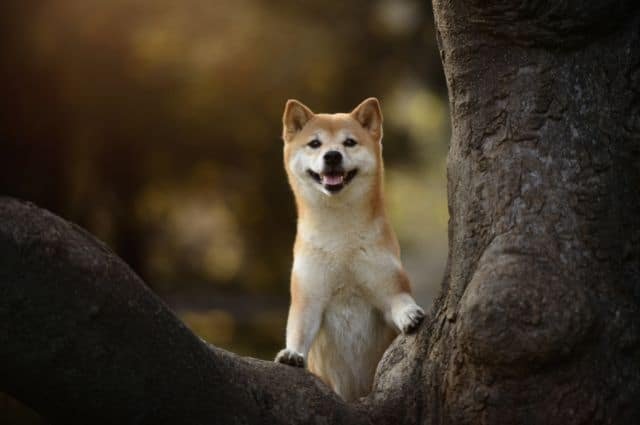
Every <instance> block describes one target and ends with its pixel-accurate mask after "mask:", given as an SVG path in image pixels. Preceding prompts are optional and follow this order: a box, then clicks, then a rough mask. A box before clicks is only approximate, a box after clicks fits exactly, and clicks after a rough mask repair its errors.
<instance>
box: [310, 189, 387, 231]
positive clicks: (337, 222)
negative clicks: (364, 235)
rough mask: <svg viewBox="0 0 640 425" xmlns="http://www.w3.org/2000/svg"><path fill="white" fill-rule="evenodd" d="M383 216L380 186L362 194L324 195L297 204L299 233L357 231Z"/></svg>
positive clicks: (373, 224) (370, 226)
mask: <svg viewBox="0 0 640 425" xmlns="http://www.w3.org/2000/svg"><path fill="white" fill-rule="evenodd" d="M384 219H385V211H384V202H383V199H382V194H381V193H380V190H379V188H376V190H369V191H368V193H366V195H362V194H358V195H356V194H350V193H344V194H336V195H325V194H322V193H318V194H317V196H313V197H312V199H307V200H306V201H305V202H300V203H298V233H303V234H305V233H310V232H315V231H321V232H342V233H345V232H346V233H351V232H352V231H358V232H360V231H361V230H363V229H367V228H372V227H375V226H376V225H377V223H378V222H380V221H381V220H384Z"/></svg>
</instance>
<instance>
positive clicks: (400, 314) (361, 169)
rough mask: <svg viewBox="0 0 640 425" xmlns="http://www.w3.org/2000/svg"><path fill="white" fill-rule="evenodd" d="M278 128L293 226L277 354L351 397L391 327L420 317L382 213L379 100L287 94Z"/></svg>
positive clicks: (407, 327)
mask: <svg viewBox="0 0 640 425" xmlns="http://www.w3.org/2000/svg"><path fill="white" fill-rule="evenodd" d="M282 136H283V139H284V164H285V168H286V172H287V175H288V179H289V183H290V185H291V188H292V190H293V193H294V196H295V201H296V206H297V211H298V227H297V235H296V241H295V245H294V261H293V268H292V272H291V306H290V309H289V316H288V320H287V331H286V348H285V349H283V350H282V351H280V352H279V353H278V355H277V356H276V359H275V360H276V362H280V363H284V364H288V365H292V366H298V367H305V366H307V367H308V369H309V370H310V371H311V372H312V373H314V374H316V375H317V376H319V377H320V378H321V379H322V380H323V381H324V382H326V383H327V384H328V385H329V386H330V387H331V388H333V390H334V391H335V392H336V393H338V394H339V395H340V396H341V397H342V398H344V399H345V400H347V401H351V400H355V399H357V398H358V397H361V396H363V395H366V394H367V393H368V392H369V391H370V389H371V385H372V382H373V377H374V374H375V370H376V367H377V365H378V362H379V361H380V358H381V356H382V354H383V353H384V351H385V350H386V349H387V347H388V346H389V344H390V343H391V341H392V339H393V338H394V337H395V336H396V335H397V332H398V331H400V332H403V333H407V332H411V331H412V330H414V329H416V327H417V326H418V325H419V324H420V322H421V321H422V320H423V318H424V311H423V310H422V308H420V307H419V306H418V305H417V304H416V302H415V301H414V299H413V297H412V296H411V289H410V285H409V280H408V278H407V275H406V273H405V272H404V270H403V267H402V263H401V262H400V250H399V247H398V242H397V239H396V236H395V234H394V232H393V230H392V229H391V227H390V225H389V222H388V220H387V217H386V214H385V208H384V202H383V193H382V183H383V181H382V180H383V164H382V145H381V142H382V112H381V110H380V104H379V102H378V100H377V99H375V98H369V99H367V100H365V101H363V102H362V103H361V104H360V105H358V106H357V107H356V108H355V109H354V110H353V111H352V112H351V113H339V114H314V113H313V112H312V111H311V110H310V109H309V108H308V107H306V106H305V105H303V104H302V103H300V102H298V101H296V100H289V101H288V102H287V104H286V107H285V110H284V116H283V134H282Z"/></svg>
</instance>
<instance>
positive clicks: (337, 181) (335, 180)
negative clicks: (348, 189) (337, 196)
mask: <svg viewBox="0 0 640 425" xmlns="http://www.w3.org/2000/svg"><path fill="white" fill-rule="evenodd" d="M307 173H308V174H309V175H310V176H311V178H313V180H315V181H316V183H318V184H320V185H322V186H323V187H324V188H325V189H327V190H328V191H329V192H331V193H337V192H340V191H341V190H342V188H344V187H345V186H346V185H348V184H349V182H351V180H353V178H354V177H355V176H356V174H357V173H358V169H357V168H356V169H353V170H351V171H349V172H345V171H344V170H331V171H323V172H322V173H321V174H318V173H316V172H315V171H312V170H307Z"/></svg>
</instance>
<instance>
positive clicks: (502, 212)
mask: <svg viewBox="0 0 640 425" xmlns="http://www.w3.org/2000/svg"><path fill="white" fill-rule="evenodd" d="M434 9H435V16H436V23H437V28H438V40H439V43H440V48H441V55H442V59H443V63H444V68H445V74H446V77H447V82H448V86H449V95H450V99H451V113H452V121H453V135H452V140H451V149H450V152H449V163H448V178H449V188H448V192H449V210H450V215H451V218H450V226H449V235H450V238H449V239H450V241H449V244H450V245H449V260H448V266H447V273H446V276H445V280H444V283H443V289H442V294H441V296H440V298H439V299H438V300H437V301H436V303H435V305H434V308H433V310H432V312H431V314H430V316H429V317H428V319H427V320H426V321H425V324H424V325H423V326H422V327H421V328H420V330H419V332H418V333H417V334H416V335H413V336H408V337H399V338H398V339H397V340H396V341H395V343H394V344H393V345H392V347H391V348H390V349H389V350H388V351H387V353H386V354H385V357H384V358H383V360H382V362H381V364H380V367H379V368H378V372H377V376H376V382H375V384H374V389H373V392H372V394H371V395H370V396H368V397H367V398H364V399H362V400H361V401H360V402H358V403H355V404H351V405H347V404H345V403H343V402H342V401H340V400H339V399H338V398H337V396H335V395H333V394H332V393H331V392H330V391H329V390H328V388H327V387H325V386H324V385H323V384H322V383H320V382H319V381H318V380H317V379H315V378H314V377H312V376H311V375H309V374H308V373H307V372H305V371H303V370H299V369H294V368H290V367H286V366H282V365H276V364H273V363H270V362H263V361H259V360H253V359H247V358H241V357H238V356H235V355H233V354H231V353H227V352H225V351H223V350H220V349H217V348H215V347H211V346H207V345H206V344H205V343H203V342H202V341H201V340H200V339H198V338H197V337H195V336H194V335H193V334H192V333H191V332H190V331H189V330H188V329H186V328H185V326H184V325H183V324H182V323H181V322H180V321H179V320H178V319H177V318H176V317H175V316H174V315H173V314H172V313H171V312H170V311H169V310H168V309H167V308H166V307H165V306H164V304H163V303H162V302H161V301H160V300H159V299H158V298H157V297H156V296H155V295H153V294H152V293H151V292H150V291H149V290H148V289H147V288H146V287H145V286H144V284H143V283H142V282H141V281H140V279H139V278H137V277H136V276H135V274H134V273H132V272H131V270H130V269H129V268H128V267H127V266H126V265H125V264H124V263H123V262H122V261H120V260H119V259H118V258H117V257H116V256H114V255H113V254H112V253H111V252H110V251H109V250H108V249H107V248H106V247H104V245H102V244H101V243H99V242H98V241H96V240H95V239H94V238H93V237H91V236H90V235H88V234H87V233H86V232H84V231H83V230H81V229H79V228H78V227H76V226H74V225H73V224H70V223H68V222H65V221H64V220H61V219H59V218H57V217H55V216H53V215H52V214H50V213H47V212H45V211H42V210H40V209H38V208H36V207H35V206H33V205H30V204H25V203H22V202H19V201H15V200H11V199H2V200H0V390H4V391H7V392H8V393H10V394H12V395H13V396H15V397H16V398H18V399H19V400H22V401H23V402H25V403H27V404H28V405H30V406H32V407H33V408H34V409H35V410H37V411H38V412H40V413H41V414H43V415H45V416H46V417H47V418H49V419H50V420H52V421H55V422H59V423H136V424H162V423H180V424H205V423H243V424H249V423H256V424H258V423H274V424H275V423H289V424H295V423H327V424H328V423H332V424H338V423H348V424H358V423H363V424H365V423H371V424H373V423H375V424H400V423H406V424H414V423H423V424H467V423H468V424H471V423H473V424H492V425H493V424H583V423H584V424H605V423H607V424H608V423H613V424H630V423H640V403H638V400H639V399H640V343H639V342H640V341H639V339H640V338H639V332H640V306H639V304H640V190H639V184H640V143H639V142H640V8H639V7H637V6H635V5H634V3H633V2H631V1H626V2H624V1H613V0H610V1H606V0H599V1H592V2H586V3H585V4H582V3H581V2H568V1H562V0H560V1H556V2H553V3H551V2H549V3H548V4H547V3H546V2H543V1H528V2H521V4H520V3H519V2H507V1H504V2H501V1H498V0H496V1H480V0H476V1H471V0H469V1H462V0H447V1H445V0H436V1H434Z"/></svg>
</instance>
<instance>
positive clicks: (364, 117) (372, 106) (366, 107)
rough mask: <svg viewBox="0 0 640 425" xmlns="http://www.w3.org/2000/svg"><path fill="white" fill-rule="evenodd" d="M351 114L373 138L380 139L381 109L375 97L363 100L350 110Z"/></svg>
mask: <svg viewBox="0 0 640 425" xmlns="http://www.w3.org/2000/svg"><path fill="white" fill-rule="evenodd" d="M351 116H352V117H353V118H354V119H355V120H356V121H358V122H359V123H360V125H361V126H362V127H363V128H364V129H365V130H367V131H368V132H369V134H371V137H373V138H374V139H375V140H381V139H382V110H381V109H380V102H378V99H376V98H375V97H370V98H368V99H366V100H364V101H363V102H362V103H361V104H359V105H358V106H356V108H355V109H354V110H353V111H351Z"/></svg>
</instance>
